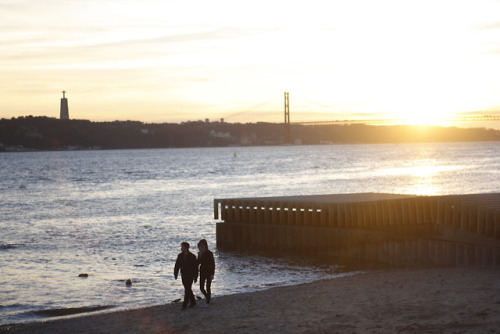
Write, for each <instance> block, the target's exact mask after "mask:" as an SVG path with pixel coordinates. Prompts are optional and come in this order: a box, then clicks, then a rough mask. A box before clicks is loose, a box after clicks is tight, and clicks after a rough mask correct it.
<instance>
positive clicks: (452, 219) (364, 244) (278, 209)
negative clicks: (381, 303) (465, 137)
mask: <svg viewBox="0 0 500 334" xmlns="http://www.w3.org/2000/svg"><path fill="white" fill-rule="evenodd" d="M214 218H215V219H217V220H218V219H221V220H222V222H218V223H217V225H216V226H217V227H216V234H217V235H216V238H217V247H218V248H220V249H226V250H242V249H244V250H268V251H287V252H295V253H300V254H308V255H314V254H320V253H322V254H327V255H329V256H333V257H339V258H346V259H355V260H361V261H372V262H381V263H387V264H394V265H402V264H407V265H450V266H456V265H500V193H488V194H470V195H447V196H415V195H398V194H382V193H359V194H333V195H312V196H286V197H260V198H227V199H215V200H214Z"/></svg>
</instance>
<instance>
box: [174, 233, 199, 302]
mask: <svg viewBox="0 0 500 334" xmlns="http://www.w3.org/2000/svg"><path fill="white" fill-rule="evenodd" d="M179 270H180V272H181V278H182V285H184V301H183V303H182V309H183V310H185V309H186V307H187V306H188V303H190V304H189V307H193V306H195V305H196V299H195V298H194V294H193V289H192V287H193V282H194V283H196V280H197V279H198V261H197V259H196V255H194V254H193V253H191V252H190V251H189V244H188V243H187V242H183V243H181V253H180V254H179V255H178V256H177V260H176V261H175V267H174V277H175V279H177V275H178V274H179Z"/></svg>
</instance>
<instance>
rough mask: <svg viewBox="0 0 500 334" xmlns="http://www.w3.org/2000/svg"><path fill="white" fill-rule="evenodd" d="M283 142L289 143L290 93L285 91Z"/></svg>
mask: <svg viewBox="0 0 500 334" xmlns="http://www.w3.org/2000/svg"><path fill="white" fill-rule="evenodd" d="M285 143H286V144H291V136H290V93H289V92H285Z"/></svg>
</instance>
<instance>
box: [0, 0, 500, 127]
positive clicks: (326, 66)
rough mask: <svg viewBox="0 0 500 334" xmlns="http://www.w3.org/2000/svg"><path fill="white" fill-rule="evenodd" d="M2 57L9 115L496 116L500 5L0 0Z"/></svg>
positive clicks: (1, 92) (164, 118) (1, 98)
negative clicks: (65, 109)
mask: <svg viewBox="0 0 500 334" xmlns="http://www.w3.org/2000/svg"><path fill="white" fill-rule="evenodd" d="M0 59H1V61H0V86H1V87H0V117H3V118H10V117H17V116H26V115H33V116H42V115H43V116H52V117H58V116H59V101H60V98H61V97H62V94H61V91H63V90H66V91H67V97H68V100H69V112H70V117H71V118H77V119H90V120H93V121H112V120H139V121H143V122H180V121H186V120H198V119H205V118H209V119H211V120H215V119H219V118H225V119H226V120H227V121H230V122H231V121H241V120H242V119H243V118H246V120H248V121H251V122H258V121H272V120H273V118H276V119H279V120H281V119H282V110H283V92H285V91H288V92H290V109H291V120H292V122H293V121H296V120H297V118H299V117H300V118H306V117H307V115H309V116H310V117H318V118H322V119H346V118H347V119H355V118H398V119H405V120H408V121H409V122H416V123H422V122H425V123H433V122H439V121H440V120H442V119H443V118H446V117H449V116H452V115H457V114H471V113H472V114H474V112H476V113H483V114H497V115H498V114H500V0H496V1H494V0H489V1H486V0H450V1H444V0H430V1H428V0H419V1H404V0H393V1H389V0H388V1H384V0H381V1H373V0H349V1H347V0H345V1H336V0H330V1H315V0H308V1H273V0H265V1H261V0H253V1H244V2H243V1H234V0H233V1H229V0H227V1H226V0H213V1H191V0H184V1H169V0H158V1H157V0H98V1H97V0H66V1H62V0H61V1H60V0H45V1H34V0H0ZM238 117H240V118H238ZM294 117H295V119H294ZM497 123H498V121H497Z"/></svg>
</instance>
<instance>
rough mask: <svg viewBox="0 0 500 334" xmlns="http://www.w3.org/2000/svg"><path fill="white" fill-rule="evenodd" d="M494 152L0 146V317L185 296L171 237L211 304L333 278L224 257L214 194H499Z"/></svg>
mask: <svg viewBox="0 0 500 334" xmlns="http://www.w3.org/2000/svg"><path fill="white" fill-rule="evenodd" d="M499 153H500V142H479V143H424V144H399V145H396V144H384V145H329V146H279V147H231V148H193V149H159V150H121V151H71V152H70V151H65V152H22V153H0V270H1V275H0V324H7V323H16V322H26V321H36V320H41V319H43V320H45V319H47V318H43V317H42V316H41V315H40V313H39V311H43V310H51V309H65V308H79V307H96V306H113V307H114V309H124V308H136V307H142V306H149V305H158V304H162V303H166V302H170V301H172V300H174V299H177V298H180V297H181V296H182V295H183V289H182V284H181V282H180V281H175V280H174V278H173V265H174V261H175V258H176V256H177V254H178V252H179V248H180V247H179V244H180V242H181V241H188V242H190V243H191V244H192V245H193V248H195V247H194V246H195V245H196V243H197V241H198V240H199V239H201V238H205V239H207V240H208V242H209V246H210V248H212V249H213V250H214V253H215V257H216V265H217V269H216V277H215V281H214V283H213V294H214V301H215V300H216V298H217V296H218V295H219V296H220V295H224V294H231V293H237V292H245V291H254V290H258V289H263V288H267V287H270V286H280V285H287V284H297V283H302V282H308V281H313V280H318V279H323V278H328V277H334V276H336V275H339V273H338V270H337V269H338V267H337V266H336V265H335V264H334V263H330V264H326V263H324V262H320V261H315V260H314V259H304V258H294V257H289V258H271V257H268V256H263V255H254V254H243V253H232V252H222V251H218V250H217V249H216V248H215V221H214V219H213V199H214V198H228V197H263V196H288V195H311V194H334V193H359V192H385V193H399V194H419V195H440V194H462V193H484V192H499V191H500V154H499ZM81 273H87V274H88V275H89V277H88V278H79V277H78V275H79V274H81ZM127 279H131V280H132V282H133V284H132V286H130V287H127V286H126V285H125V280H127ZM194 291H195V292H196V293H197V294H198V295H201V294H200V293H199V292H198V289H197V288H195V289H194Z"/></svg>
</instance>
